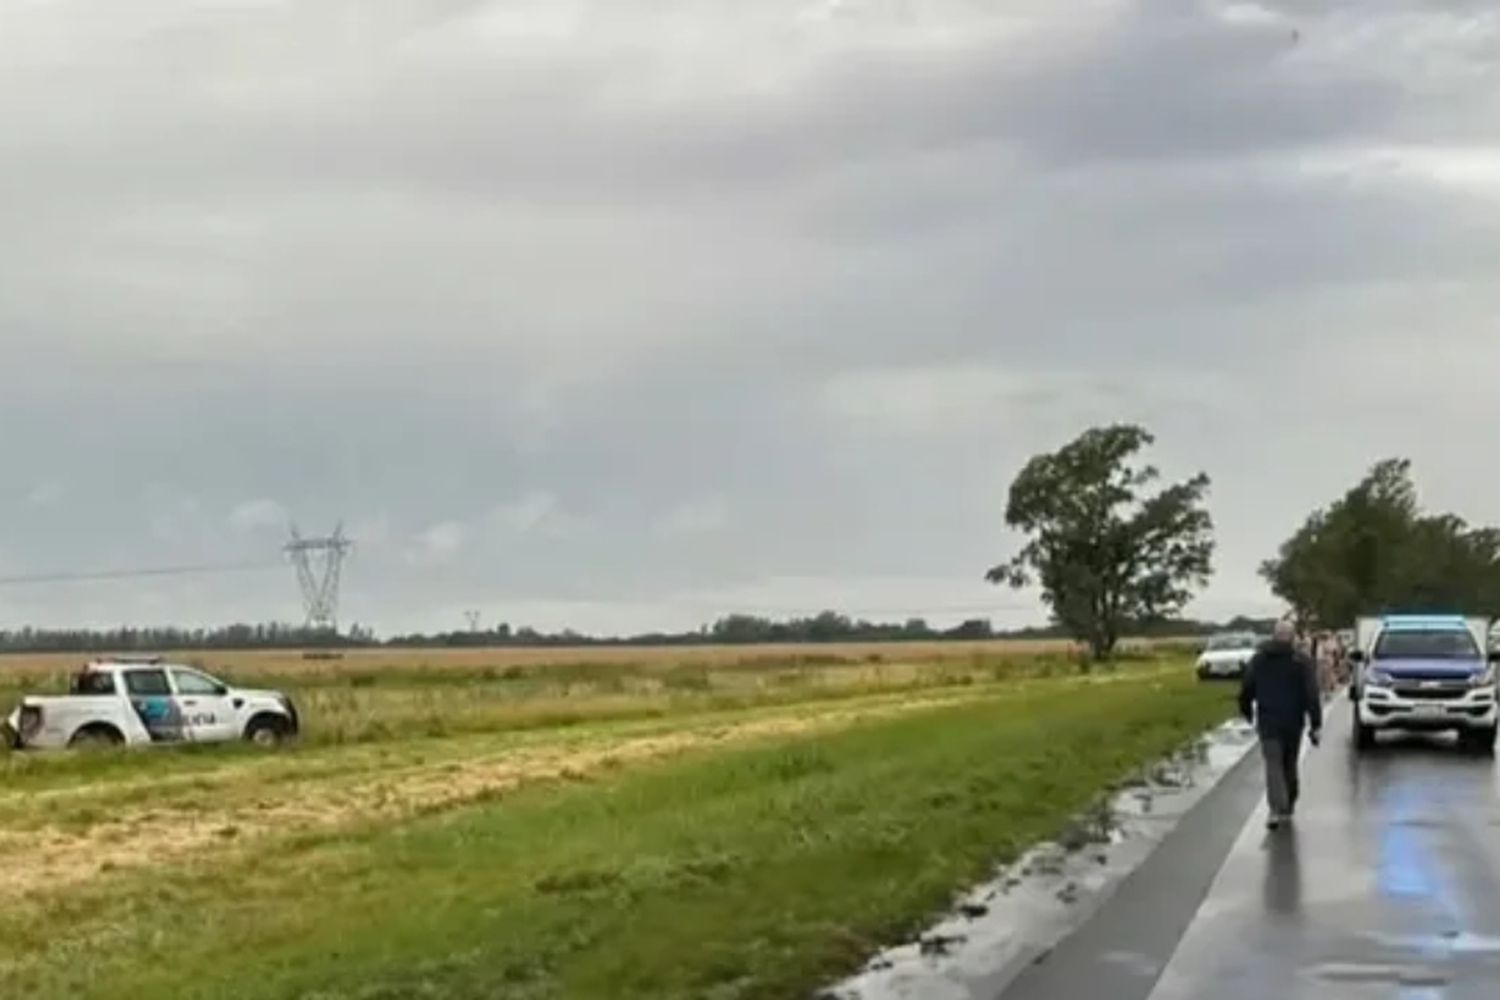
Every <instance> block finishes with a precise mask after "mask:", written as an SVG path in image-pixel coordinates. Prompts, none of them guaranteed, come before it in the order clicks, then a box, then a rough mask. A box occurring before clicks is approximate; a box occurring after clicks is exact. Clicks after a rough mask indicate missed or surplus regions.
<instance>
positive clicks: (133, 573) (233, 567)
mask: <svg viewBox="0 0 1500 1000" xmlns="http://www.w3.org/2000/svg"><path fill="white" fill-rule="evenodd" d="M282 565H283V564H282V563H280V562H255V563H206V564H201V565H197V566H147V567H140V568H135V569H100V570H85V571H83V572H75V573H21V574H17V575H15V576H0V587H26V586H33V585H40V584H47V583H88V582H94V581H100V580H135V579H143V578H146V577H159V576H207V575H211V574H217V573H254V572H263V571H266V570H272V569H280V568H282Z"/></svg>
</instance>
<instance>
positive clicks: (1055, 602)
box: [986, 424, 1214, 657]
mask: <svg viewBox="0 0 1500 1000" xmlns="http://www.w3.org/2000/svg"><path fill="white" fill-rule="evenodd" d="M1153 443H1155V438H1153V437H1152V436H1151V434H1150V433H1148V432H1147V431H1146V430H1145V429H1143V428H1141V427H1137V426H1135V425H1131V424H1116V425H1112V426H1109V427H1096V428H1094V429H1092V430H1089V431H1085V432H1084V433H1083V434H1082V435H1081V436H1079V437H1078V438H1077V439H1076V440H1074V441H1073V442H1071V443H1070V444H1068V445H1065V446H1064V447H1063V448H1061V449H1060V450H1058V451H1056V452H1053V453H1051V454H1045V455H1038V456H1036V457H1035V458H1033V459H1032V460H1031V461H1030V462H1028V463H1027V464H1026V467H1025V468H1024V469H1022V470H1021V473H1020V475H1018V476H1017V477H1016V480H1015V482H1014V483H1013V484H1012V485H1011V488H1010V500H1009V503H1008V504H1007V505H1006V509H1005V523H1006V524H1007V525H1009V526H1010V527H1011V528H1013V529H1015V530H1017V531H1020V532H1022V533H1023V534H1025V535H1027V536H1029V540H1028V541H1027V543H1026V546H1025V547H1024V548H1022V549H1021V551H1020V552H1019V553H1017V554H1016V555H1015V556H1014V557H1013V558H1012V559H1011V560H1010V561H1008V562H1005V563H1002V564H1001V565H999V566H996V567H994V568H993V569H991V570H990V571H989V572H988V573H987V574H986V578H987V579H988V580H989V581H990V582H991V583H1004V584H1009V585H1010V586H1012V587H1018V588H1019V587H1026V586H1029V585H1031V584H1033V583H1037V584H1039V585H1040V586H1041V589H1042V597H1043V599H1044V600H1045V601H1046V602H1047V605H1048V606H1049V607H1050V608H1051V610H1052V616H1053V619H1054V620H1055V621H1056V622H1057V623H1058V624H1059V625H1061V626H1062V627H1063V628H1064V629H1066V630H1067V632H1068V633H1069V634H1070V635H1072V636H1073V637H1074V638H1076V639H1078V640H1079V641H1081V642H1084V643H1087V644H1088V647H1089V649H1090V651H1091V652H1092V653H1093V654H1094V656H1096V657H1107V656H1109V655H1110V653H1111V652H1113V650H1114V648H1115V644H1116V643H1117V642H1119V640H1120V637H1121V635H1122V634H1123V631H1124V630H1125V629H1126V628H1127V627H1128V626H1130V625H1132V624H1136V623H1146V622H1152V621H1159V620H1160V619H1163V618H1166V617H1168V616H1170V615H1175V614H1177V613H1178V612H1180V611H1181V609H1182V606H1183V605H1184V604H1186V603H1187V601H1188V600H1189V599H1190V598H1191V597H1192V593H1193V589H1194V588H1195V587H1201V586H1203V585H1204V584H1206V583H1207V582H1208V578H1209V575H1210V573H1211V572H1212V558H1213V551H1214V542H1213V520H1212V518H1210V516H1209V514H1208V511H1207V509H1206V508H1205V507H1204V497H1205V495H1206V494H1207V492H1208V485H1209V480H1208V476H1206V475H1204V474H1202V473H1200V474H1198V475H1196V476H1194V477H1193V478H1191V479H1188V480H1186V481H1184V482H1181V483H1177V484H1175V485H1169V486H1164V487H1161V488H1159V489H1157V490H1156V492H1149V491H1150V490H1151V489H1152V488H1153V487H1154V486H1155V484H1156V483H1158V481H1159V480H1160V478H1161V475H1160V473H1159V472H1158V471H1157V469H1156V468H1155V467H1154V466H1151V465H1145V464H1141V463H1139V462H1138V461H1137V455H1138V453H1139V452H1140V451H1141V450H1142V449H1143V448H1145V447H1147V446H1148V445H1151V444H1153Z"/></svg>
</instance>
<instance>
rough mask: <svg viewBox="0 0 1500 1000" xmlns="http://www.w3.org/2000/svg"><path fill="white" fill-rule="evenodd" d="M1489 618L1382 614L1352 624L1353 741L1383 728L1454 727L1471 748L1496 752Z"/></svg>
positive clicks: (1371, 738)
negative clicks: (1353, 641)
mask: <svg viewBox="0 0 1500 1000" xmlns="http://www.w3.org/2000/svg"><path fill="white" fill-rule="evenodd" d="M1489 631H1490V621H1489V620H1488V619H1486V618H1464V617H1461V616H1458V615H1386V616H1385V617H1383V618H1373V617H1371V618H1361V619H1359V621H1358V623H1357V624H1356V626H1355V647H1354V649H1353V651H1352V652H1351V653H1350V654H1349V658H1350V660H1351V661H1352V662H1353V664H1354V666H1355V672H1354V681H1353V683H1352V684H1351V685H1350V688H1349V697H1350V698H1351V699H1352V700H1353V702H1354V745H1355V747H1356V748H1358V749H1360V750H1367V749H1369V748H1370V747H1372V746H1374V745H1375V740H1376V736H1377V734H1378V733H1380V732H1382V731H1390V730H1404V731H1408V732H1443V731H1449V732H1456V733H1458V738H1459V742H1460V744H1461V745H1462V746H1464V747H1465V748H1466V749H1468V750H1471V751H1474V752H1476V753H1485V754H1493V753H1494V752H1495V739H1496V725H1497V721H1500V680H1497V678H1496V663H1497V660H1500V652H1497V651H1493V650H1490V649H1488V648H1487V647H1488V645H1489V643H1488V637H1489Z"/></svg>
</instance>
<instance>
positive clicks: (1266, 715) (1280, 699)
mask: <svg viewBox="0 0 1500 1000" xmlns="http://www.w3.org/2000/svg"><path fill="white" fill-rule="evenodd" d="M1296 638H1297V630H1296V627H1295V626H1293V624H1292V623H1291V622H1290V621H1286V620H1282V621H1278V622H1277V623H1276V628H1275V631H1274V632H1273V633H1272V636H1271V639H1270V641H1269V642H1267V643H1266V644H1265V645H1263V646H1261V648H1260V649H1258V650H1257V651H1256V653H1255V656H1254V657H1252V658H1251V660H1250V665H1249V666H1248V667H1246V668H1245V676H1244V679H1243V680H1242V681H1241V682H1240V714H1241V715H1243V716H1244V717H1245V721H1246V722H1250V723H1253V724H1254V725H1255V731H1256V734H1257V735H1258V736H1259V737H1260V752H1261V756H1262V757H1264V758H1265V764H1266V803H1267V805H1269V807H1270V816H1269V818H1268V819H1267V820H1266V825H1267V826H1268V827H1270V828H1271V829H1273V830H1274V829H1276V828H1277V827H1279V826H1281V825H1282V824H1283V823H1286V822H1288V821H1289V820H1291V818H1292V813H1293V812H1294V811H1295V810H1296V808H1297V796H1298V794H1299V792H1300V791H1301V782H1300V780H1299V779H1298V775H1297V760H1298V758H1299V757H1300V756H1301V755H1302V734H1303V731H1304V727H1305V728H1306V730H1307V732H1308V735H1309V738H1310V739H1311V740H1312V744H1313V746H1317V745H1318V743H1319V742H1320V740H1321V739H1322V732H1323V694H1322V691H1320V690H1319V685H1318V668H1317V667H1316V666H1315V665H1314V664H1313V662H1312V661H1311V660H1310V659H1309V658H1308V657H1307V656H1306V655H1304V654H1303V653H1302V652H1300V651H1299V650H1298V649H1297V648H1296V645H1295V643H1296Z"/></svg>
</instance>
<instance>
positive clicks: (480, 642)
mask: <svg viewBox="0 0 1500 1000" xmlns="http://www.w3.org/2000/svg"><path fill="white" fill-rule="evenodd" d="M1267 627H1269V623H1268V622H1256V621H1253V620H1251V619H1248V618H1237V619H1235V620H1233V621H1231V622H1227V623H1216V622H1201V621H1189V620H1183V619H1163V620H1159V621H1152V622H1144V623H1140V624H1139V625H1138V626H1135V627H1131V628H1129V629H1128V631H1129V632H1130V634H1132V635H1138V636H1141V637H1166V636H1184V637H1186V636H1196V635H1204V634H1207V633H1210V632H1215V631H1221V630H1232V631H1240V630H1246V629H1258V630H1264V629H1265V628H1267ZM1067 637H1068V632H1067V630H1066V629H1065V628H1064V627H1063V626H1061V625H1056V624H1053V625H1047V626H1040V627H1033V628H1022V629H1012V630H1009V631H999V630H996V629H994V628H993V627H992V626H991V623H990V621H989V620H988V619H984V618H976V619H972V620H970V621H966V622H962V623H960V624H958V625H955V626H952V627H949V628H938V627H934V626H932V625H929V624H928V623H927V621H926V620H924V619H921V618H912V619H909V620H907V621H905V622H900V623H887V622H872V621H866V620H864V619H856V618H850V617H849V616H847V615H843V614H840V613H838V612H835V611H824V612H822V613H821V614H818V615H813V616H810V617H802V618H789V619H783V620H777V619H773V618H765V617H760V616H756V615H747V614H731V615H726V616H724V617H722V618H720V619H718V620H717V621H715V622H714V623H713V624H711V625H705V626H703V627H702V628H699V629H696V630H693V631H689V632H647V633H642V634H639V635H631V636H592V635H586V634H584V633H581V632H577V631H574V630H571V629H564V630H562V631H558V632H541V631H538V630H536V629H533V628H527V627H521V628H512V627H511V626H510V625H504V624H503V625H499V626H496V627H495V628H491V629H482V630H479V631H452V632H437V633H420V632H419V633H410V634H406V635H398V636H391V637H388V638H384V639H381V638H377V637H376V635H375V633H374V632H373V631H372V630H371V629H368V628H366V627H364V626H360V625H355V626H353V627H352V628H350V629H349V630H348V631H347V632H339V633H333V632H329V631H327V630H317V629H310V628H306V627H303V626H298V625H285V624H279V623H267V624H260V625H245V624H238V625H227V626H224V627H221V628H170V627H167V628H131V627H120V628H114V629H36V628H21V629H15V630H9V631H7V630H0V653H153V652H171V651H174V650H189V649H217V650H229V649H235V650H253V649H358V648H363V647H370V648H377V647H383V648H416V647H423V648H433V647H438V648H442V647H453V648H462V647H469V648H478V647H516V648H528V647H562V646H687V645H699V644H704V643H714V644H724V645H759V644H771V643H821V642H827V643H834V642H913V641H921V642H945V641H964V640H982V639H1061V638H1067Z"/></svg>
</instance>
